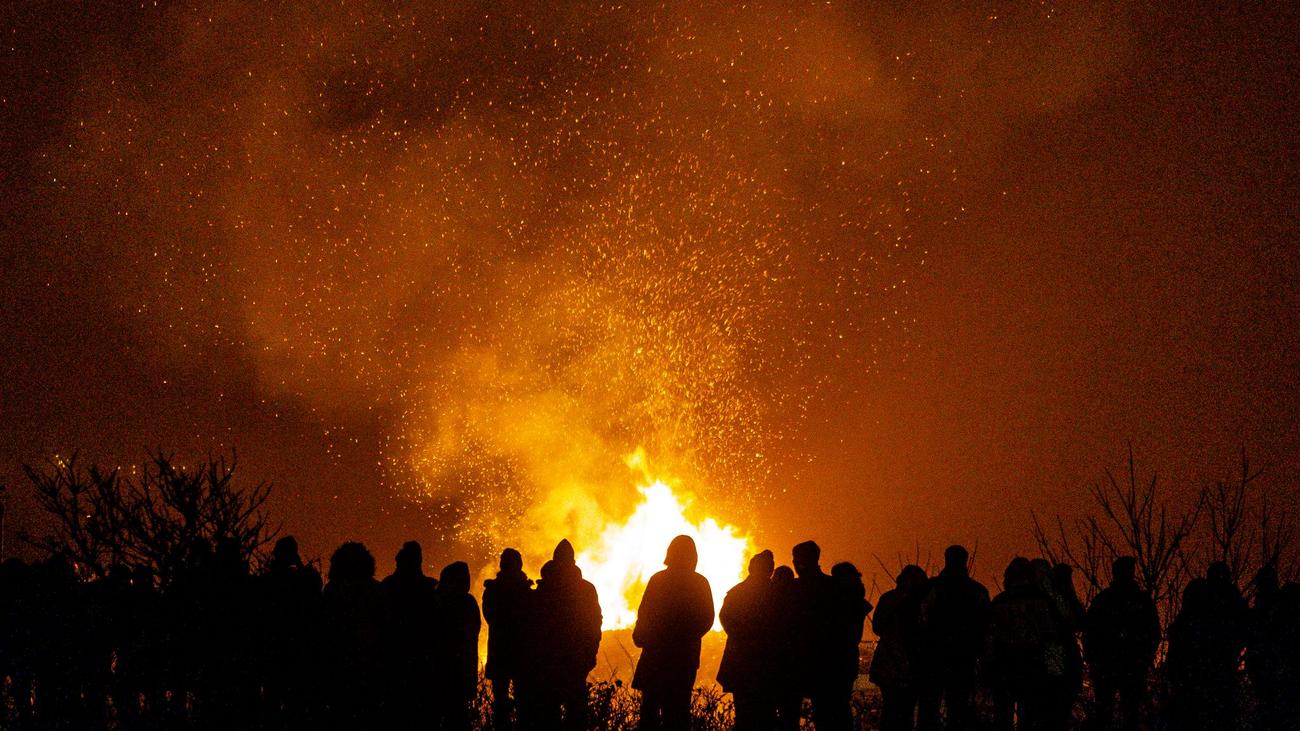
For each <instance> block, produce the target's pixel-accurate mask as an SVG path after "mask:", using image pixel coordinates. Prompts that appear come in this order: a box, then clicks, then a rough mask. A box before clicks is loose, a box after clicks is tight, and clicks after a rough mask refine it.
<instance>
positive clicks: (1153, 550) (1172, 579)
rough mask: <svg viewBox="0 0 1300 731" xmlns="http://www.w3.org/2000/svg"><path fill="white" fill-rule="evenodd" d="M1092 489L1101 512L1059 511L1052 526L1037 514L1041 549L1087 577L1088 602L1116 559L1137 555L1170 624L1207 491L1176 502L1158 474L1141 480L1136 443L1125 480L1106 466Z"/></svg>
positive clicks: (1141, 575) (1144, 580)
mask: <svg viewBox="0 0 1300 731" xmlns="http://www.w3.org/2000/svg"><path fill="white" fill-rule="evenodd" d="M1088 492H1089V494H1090V496H1091V497H1092V500H1093V505H1094V506H1095V508H1096V511H1095V512H1093V513H1092V514H1090V515H1087V516H1085V517H1083V518H1079V519H1075V520H1072V521H1067V520H1066V519H1064V518H1062V517H1061V516H1059V515H1058V516H1056V519H1055V521H1053V523H1052V524H1044V522H1043V521H1042V520H1040V519H1039V517H1038V515H1037V514H1033V515H1032V518H1033V534H1034V540H1035V542H1036V543H1037V544H1038V550H1039V552H1040V553H1041V554H1042V555H1043V556H1044V557H1045V558H1047V559H1048V560H1049V561H1052V562H1053V563H1057V562H1061V563H1067V564H1069V565H1071V566H1073V567H1074V569H1075V571H1076V572H1077V574H1078V575H1079V576H1081V577H1082V578H1083V581H1084V583H1085V587H1084V589H1085V596H1086V597H1087V599H1088V600H1091V599H1092V597H1093V596H1095V595H1096V593H1097V592H1098V591H1100V590H1101V588H1103V587H1104V586H1105V585H1106V584H1107V583H1109V576H1108V569H1109V567H1110V564H1111V562H1112V561H1113V560H1114V559H1116V558H1118V557H1119V556H1125V555H1128V556H1133V557H1134V558H1135V559H1136V560H1137V571H1138V579H1139V580H1140V581H1141V582H1142V585H1143V586H1144V587H1145V588H1146V589H1147V591H1149V592H1150V593H1151V596H1152V598H1153V599H1154V600H1155V601H1156V604H1157V605H1158V606H1160V607H1161V610H1162V612H1161V614H1162V618H1163V619H1164V621H1165V622H1168V621H1169V620H1170V619H1171V618H1172V617H1173V615H1174V614H1175V613H1176V612H1177V607H1178V600H1179V598H1180V594H1179V592H1180V591H1181V589H1182V586H1183V584H1184V583H1185V582H1186V579H1187V578H1188V573H1189V571H1190V565H1189V561H1188V560H1187V556H1188V554H1187V549H1188V541H1189V539H1191V538H1192V537H1193V535H1194V531H1195V529H1196V526H1197V523H1198V521H1199V520H1200V518H1201V514H1202V513H1203V512H1204V510H1205V505H1206V500H1207V497H1206V492H1205V491H1204V490H1202V491H1199V492H1198V494H1197V496H1196V497H1195V498H1194V500H1193V502H1192V504H1191V505H1190V506H1187V507H1183V508H1179V507H1176V506H1174V505H1173V504H1172V503H1171V502H1170V500H1169V497H1168V496H1167V495H1166V494H1165V492H1164V491H1163V486H1162V484H1161V483H1160V482H1159V479H1158V476H1157V475H1156V473H1154V472H1153V473H1152V474H1151V478H1150V480H1145V479H1144V480H1141V481H1139V479H1138V475H1137V465H1136V461H1135V460H1134V457H1133V446H1132V445H1131V444H1130V445H1129V450H1128V471H1127V474H1126V475H1125V476H1124V479H1123V480H1122V481H1121V479H1120V478H1117V477H1116V476H1115V473H1114V472H1112V471H1111V470H1110V469H1107V470H1106V471H1105V479H1103V480H1101V481H1099V482H1096V483H1094V484H1092V485H1091V486H1089V488H1088Z"/></svg>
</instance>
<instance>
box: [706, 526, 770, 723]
mask: <svg viewBox="0 0 1300 731" xmlns="http://www.w3.org/2000/svg"><path fill="white" fill-rule="evenodd" d="M775 564H776V561H775V559H774V558H773V556H772V552H771V551H761V552H759V553H757V554H755V555H754V557H753V558H751V559H750V560H749V576H748V577H747V578H746V579H745V580H744V581H742V582H740V583H739V584H736V585H735V586H734V587H732V588H731V591H728V592H727V596H726V598H725V599H723V600H722V609H721V610H720V611H719V612H718V620H719V621H720V622H722V629H723V631H725V632H726V633H727V645H726V648H725V649H724V650H723V652H722V663H721V664H720V665H719V666H718V684H719V685H721V686H722V689H723V690H724V691H726V692H728V693H731V695H732V698H733V701H734V705H735V709H736V726H735V727H736V729H737V731H747V730H748V729H763V730H767V729H771V728H772V726H773V725H774V724H775V723H776V699H775V696H774V694H773V690H774V689H773V687H772V678H771V676H772V672H773V669H774V668H773V667H772V661H773V659H774V658H773V653H772V647H773V644H774V642H775V640H776V638H775V636H774V630H775V626H774V625H773V619H774V617H773V609H774V606H773V602H772V571H773V569H774V568H776V566H775Z"/></svg>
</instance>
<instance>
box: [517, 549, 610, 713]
mask: <svg viewBox="0 0 1300 731" xmlns="http://www.w3.org/2000/svg"><path fill="white" fill-rule="evenodd" d="M541 573H542V575H541V579H540V580H539V581H538V582H537V589H536V590H535V591H534V592H533V595H532V600H533V614H532V622H533V625H532V638H533V639H532V643H531V646H532V649H533V657H532V662H531V663H530V665H529V667H528V668H527V669H526V672H525V678H524V683H523V686H524V687H523V688H522V690H521V695H522V699H521V710H520V715H521V717H523V718H524V719H525V721H526V723H521V725H527V726H529V727H530V728H559V727H563V728H566V729H585V728H586V727H587V674H588V673H590V672H591V671H592V669H593V668H595V667H596V653H597V652H598V651H599V649H600V625H601V619H602V617H601V612H600V599H599V597H598V596H597V595H596V587H595V586H593V585H592V583H591V582H590V581H587V580H586V579H584V578H582V569H580V568H578V564H577V562H576V561H575V560H574V551H573V544H571V543H569V541H567V540H562V541H560V543H559V545H557V546H556V547H555V551H554V553H553V554H552V557H551V560H550V561H547V562H546V563H545V564H544V565H543V566H542V572H541Z"/></svg>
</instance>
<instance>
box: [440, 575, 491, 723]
mask: <svg viewBox="0 0 1300 731" xmlns="http://www.w3.org/2000/svg"><path fill="white" fill-rule="evenodd" d="M469 583H470V580H469V565H468V564H466V563H465V562H464V561H456V562H454V563H451V564H448V565H447V566H446V567H445V568H443V570H442V574H441V575H440V576H439V580H438V590H437V594H438V601H437V611H436V612H435V614H434V619H433V621H434V631H435V633H436V638H437V640H436V642H437V658H436V664H435V668H436V676H435V680H434V697H435V705H436V707H435V716H436V719H437V723H435V724H434V728H438V729H444V730H445V731H462V730H465V729H469V728H470V704H471V703H472V702H473V700H474V696H475V694H476V693H477V690H478V633H479V630H480V629H481V628H482V620H481V618H480V616H479V610H478V602H477V601H475V599H474V596H473V595H472V594H470V593H469Z"/></svg>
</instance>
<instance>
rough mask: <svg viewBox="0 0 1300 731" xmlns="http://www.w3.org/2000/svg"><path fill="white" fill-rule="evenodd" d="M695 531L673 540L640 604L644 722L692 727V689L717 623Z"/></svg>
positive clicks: (636, 634)
mask: <svg viewBox="0 0 1300 731" xmlns="http://www.w3.org/2000/svg"><path fill="white" fill-rule="evenodd" d="M697 562H698V555H697V554H696V552H695V541H693V540H692V539H691V538H690V536H677V537H676V538H674V539H673V540H672V542H671V543H670V544H669V545H668V553H667V555H666V556H665V557H664V566H665V567H666V568H665V569H664V570H662V571H660V572H658V573H656V574H655V575H654V576H652V577H650V581H649V582H648V583H647V584H646V587H645V594H644V595H643V596H642V597H641V606H640V608H638V609H637V619H636V625H635V627H634V628H633V630H632V642H633V643H634V644H635V645H636V646H637V647H640V648H641V657H640V659H639V660H638V661H637V664H636V673H635V674H634V675H633V677H632V687H633V688H636V689H637V690H640V691H641V728H643V729H658V728H665V729H669V731H676V730H678V729H687V728H689V727H690V713H691V689H692V688H694V686H695V673H696V671H697V670H699V667H700V640H701V639H702V638H703V637H704V635H705V634H706V633H707V632H708V631H709V628H710V627H712V626H713V594H712V593H711V592H710V590H709V581H708V579H706V578H704V577H703V576H701V575H700V574H698V573H696V572H695V566H696V563H697Z"/></svg>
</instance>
